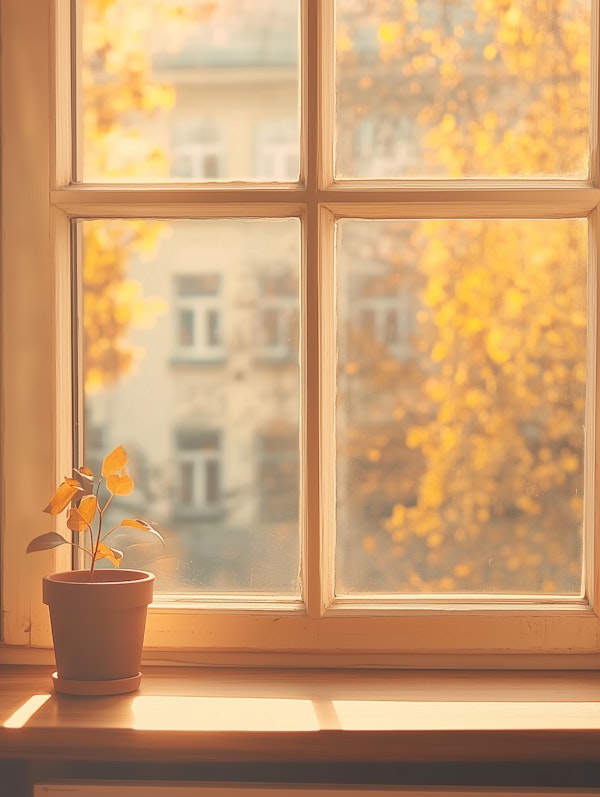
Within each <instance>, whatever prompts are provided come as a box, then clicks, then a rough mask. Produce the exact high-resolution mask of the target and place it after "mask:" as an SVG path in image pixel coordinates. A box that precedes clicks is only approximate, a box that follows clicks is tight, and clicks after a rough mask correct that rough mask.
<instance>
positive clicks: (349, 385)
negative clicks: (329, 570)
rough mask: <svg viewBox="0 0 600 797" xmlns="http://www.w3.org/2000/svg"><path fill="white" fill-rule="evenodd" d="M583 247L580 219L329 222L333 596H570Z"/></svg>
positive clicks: (582, 364) (578, 555) (578, 506)
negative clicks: (333, 313)
mask: <svg viewBox="0 0 600 797" xmlns="http://www.w3.org/2000/svg"><path fill="white" fill-rule="evenodd" d="M586 249H587V224H586V222H585V221H583V220H578V219H576V220H559V221H555V220H552V221H521V220H519V221H507V220H502V221H496V220H491V221H485V220H478V221H467V220H460V221H454V220H449V221H439V220H438V221H366V220H346V221H343V222H341V223H339V225H338V235H337V283H338V297H337V301H338V321H339V332H338V336H339V339H338V347H339V363H338V375H337V378H338V395H337V456H338V464H337V473H338V487H337V529H338V530H337V535H338V536H337V565H336V574H337V586H336V588H337V593H338V594H357V593H403V594H415V593H417V594H421V593H460V592H463V593H464V592H467V593H505V594H506V593H527V594H544V593H560V594H578V593H579V591H580V586H581V572H582V564H581V563H582V524H583V482H584V478H583V474H584V422H585V418H584V408H585V390H586V336H587V330H586V326H587V309H586V304H587V303H586V290H587V289H586ZM390 314H395V316H396V321H395V323H394V335H393V336H392V337H391V339H390V338H389V334H388V331H389V324H390V322H389V318H390Z"/></svg>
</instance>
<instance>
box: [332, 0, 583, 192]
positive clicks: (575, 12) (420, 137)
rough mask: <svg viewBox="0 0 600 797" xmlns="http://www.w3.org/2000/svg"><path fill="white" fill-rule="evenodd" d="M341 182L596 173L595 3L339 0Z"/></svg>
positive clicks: (563, 0) (338, 165)
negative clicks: (592, 92) (592, 149)
mask: <svg viewBox="0 0 600 797" xmlns="http://www.w3.org/2000/svg"><path fill="white" fill-rule="evenodd" d="M335 7H336V131H337V141H336V146H335V158H336V167H335V173H336V176H337V177H338V178H361V177H364V178H394V177H396V178H401V177H406V178H410V177H413V178H418V177H428V176H429V177H485V176H519V177H533V176H549V175H561V176H567V175H568V176H577V177H587V174H588V161H589V137H588V116H589V72H590V49H591V48H590V30H591V22H590V14H591V0H561V2H556V0H521V1H520V2H512V3H509V2H481V1H480V0H450V1H449V0H443V1H442V0H389V1H388V0H386V2H383V0H373V1H372V2H365V1H364V0H336V3H335Z"/></svg>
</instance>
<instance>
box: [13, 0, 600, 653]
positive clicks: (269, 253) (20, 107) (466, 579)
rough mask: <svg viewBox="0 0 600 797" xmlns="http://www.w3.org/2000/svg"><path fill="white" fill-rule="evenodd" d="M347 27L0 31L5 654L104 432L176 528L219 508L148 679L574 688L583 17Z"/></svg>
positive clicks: (345, 22) (583, 500)
mask: <svg viewBox="0 0 600 797" xmlns="http://www.w3.org/2000/svg"><path fill="white" fill-rule="evenodd" d="M368 5H369V13H368V14H367V13H365V3H360V2H356V0H319V1H318V2H313V1H312V0H239V1H238V2H236V3H219V4H214V3H207V4H205V6H206V8H203V11H202V13H201V14H194V12H193V10H192V8H191V5H190V4H189V3H183V4H182V3H181V2H180V1H179V0H177V2H176V1H175V0H161V2H156V3H153V4H152V14H141V13H131V8H130V4H129V3H127V2H125V1H124V0H105V2H102V3H97V2H92V1H91V0H90V1H89V2H88V1H87V0H79V2H78V3H74V2H71V0H51V2H48V3H39V0H3V2H2V11H1V14H2V20H1V21H2V28H3V47H2V52H1V53H0V59H1V63H0V66H1V70H0V73H1V74H2V75H3V76H4V79H3V83H2V92H1V93H0V94H1V100H0V101H1V103H2V108H1V110H2V113H1V114H0V125H1V129H0V133H1V138H2V164H1V165H2V180H3V183H2V185H3V195H4V196H5V197H9V198H10V201H5V202H4V203H3V205H2V231H3V234H2V264H3V283H2V314H1V318H2V325H3V327H2V333H3V334H2V340H3V341H4V347H3V357H2V369H3V378H2V407H3V416H4V420H5V423H4V428H3V435H2V446H3V449H2V451H3V462H2V472H3V478H4V488H3V512H4V516H3V527H2V535H3V538H2V560H1V567H2V600H3V606H2V610H3V611H2V618H3V628H2V635H3V636H2V638H3V640H4V641H5V642H7V643H9V644H15V645H34V646H39V645H44V644H48V640H49V638H50V636H49V628H48V619H47V613H46V611H45V607H44V606H43V604H42V602H41V600H40V595H39V592H40V590H39V579H40V577H41V575H42V574H43V573H44V572H45V571H47V569H48V568H49V567H52V568H56V569H58V568H64V567H69V566H71V562H70V560H68V559H65V555H64V552H63V551H62V550H61V549H57V550H56V551H55V552H53V553H51V554H48V557H47V558H44V556H40V557H38V558H34V557H29V558H26V557H25V553H24V545H23V539H22V534H23V531H22V530H23V528H31V529H33V528H37V527H38V525H39V521H40V515H39V510H38V507H43V506H44V505H45V504H46V502H47V500H48V495H49V494H51V493H52V490H53V489H54V486H55V483H56V481H57V478H56V477H57V475H58V477H59V478H60V477H61V476H62V475H63V474H64V473H69V472H70V469H71V466H72V465H73V464H74V463H75V464H78V463H79V462H80V460H81V453H82V452H81V449H82V448H83V446H82V440H81V436H82V434H83V432H82V427H83V419H84V418H85V413H86V410H87V409H89V408H91V407H93V406H94V404H95V403H97V404H98V406H100V405H102V410H103V412H102V414H100V413H97V415H91V416H90V417H94V418H95V417H101V418H102V421H103V423H105V422H106V423H110V428H106V438H107V439H110V440H111V441H115V442H116V441H119V442H123V444H125V445H127V439H126V438H129V439H132V440H135V443H136V444H138V445H139V446H140V449H141V448H143V453H144V456H145V457H146V458H147V460H148V469H149V470H148V472H151V473H152V501H153V509H154V508H156V511H157V513H159V514H160V516H161V517H162V518H164V519H165V522H166V523H168V522H169V517H170V513H171V507H172V505H173V504H174V503H177V504H178V505H180V506H181V507H185V508H186V510H187V509H189V511H190V512H195V511H203V512H204V511H206V512H209V511H212V509H213V507H219V506H226V510H227V523H226V524H225V523H222V524H218V523H214V524H213V523H207V524H206V527H208V526H210V527H211V529H212V528H213V527H215V528H216V529H217V531H216V532H215V533H218V534H221V535H222V539H221V540H219V542H220V543H222V544H221V545H220V546H218V545H215V546H214V549H215V550H216V549H217V548H219V549H220V550H221V549H222V550H225V549H227V555H226V556H224V557H223V558H222V559H221V560H220V565H219V568H220V570H219V575H218V577H216V576H215V577H210V575H207V574H203V579H204V580H203V582H202V583H203V584H206V583H210V584H211V585H216V586H215V589H214V590H211V592H210V595H207V592H206V590H204V589H203V588H202V584H200V585H198V584H195V583H190V582H189V581H187V580H186V579H185V578H183V577H180V575H181V573H182V572H184V570H185V572H186V573H187V572H193V570H194V569H197V568H195V564H196V563H194V567H190V568H187V569H186V568H184V567H182V566H181V561H182V560H183V559H184V558H185V556H187V553H185V551H191V550H192V549H193V543H194V542H195V540H194V538H193V528H192V529H191V530H190V529H189V528H186V529H185V530H184V531H183V532H182V535H181V537H182V538H183V536H184V535H188V539H187V542H189V543H190V544H189V546H188V547H187V548H186V547H185V546H184V545H183V543H182V544H181V545H178V542H181V540H178V539H177V531H176V530H175V529H167V531H168V532H172V533H169V534H168V535H167V536H168V537H169V540H172V546H173V547H172V549H171V551H172V556H173V559H174V560H175V564H174V565H173V568H172V571H173V574H174V575H173V581H175V582H177V583H176V585H175V587H174V588H173V590H170V589H169V588H168V586H165V587H164V588H163V587H161V588H160V589H159V592H158V595H159V597H160V601H161V607H160V608H157V609H153V610H152V611H151V613H150V616H149V621H148V641H149V643H150V644H151V645H154V646H159V647H163V648H169V649H177V648H186V647H188V646H189V645H190V641H191V640H192V641H193V640H198V643H197V644H198V645H201V644H202V643H203V641H205V640H206V638H207V634H210V637H211V639H213V640H215V649H221V650H229V651H233V650H239V649H244V650H249V649H253V650H254V651H255V652H258V653H260V654H261V655H262V654H263V653H265V652H268V651H271V652H272V651H278V652H279V653H282V652H289V653H294V654H296V653H305V654H306V655H307V656H313V655H314V656H315V657H318V656H325V657H328V656H332V657H335V652H336V651H344V652H345V653H347V652H348V651H351V652H352V654H353V655H354V654H367V655H368V657H369V661H375V660H376V661H377V663H379V662H380V661H381V662H385V663H390V662H391V663H393V664H396V663H401V664H405V663H406V662H407V661H409V662H414V659H411V656H414V655H415V652H417V653H418V656H419V657H425V658H426V660H427V663H428V665H429V664H431V665H432V666H437V665H447V664H448V662H451V663H454V662H455V661H456V659H455V658H454V656H457V657H461V658H460V661H461V662H463V663H464V659H465V657H466V658H467V659H468V660H469V662H470V663H471V665H473V664H474V665H477V663H481V662H482V661H483V662H484V663H485V665H486V666H489V665H490V663H493V664H494V665H496V664H497V659H496V658H495V657H497V656H501V655H502V656H504V655H505V654H510V662H511V663H512V662H514V663H516V665H518V666H527V667H530V666H537V664H538V663H539V661H541V660H542V659H543V661H544V666H551V665H552V664H553V663H555V662H556V659H555V658H553V657H555V656H556V655H557V653H560V654H566V653H568V654H569V656H568V657H567V656H562V657H561V664H562V663H563V660H564V658H569V661H571V660H572V661H573V662H574V666H581V665H582V663H585V661H586V660H587V659H586V657H587V656H589V655H591V654H597V645H598V639H599V638H600V615H599V613H598V608H597V607H598V603H599V596H598V584H599V583H600V579H599V578H598V571H599V569H600V565H599V561H600V558H599V556H598V549H599V545H598V521H597V512H596V511H595V507H596V506H597V495H596V491H597V482H598V478H597V473H596V469H597V463H596V459H597V457H596V455H595V452H597V450H598V444H597V440H596V436H597V432H596V429H597V428H598V401H597V384H598V378H597V361H598V352H597V349H598V345H597V329H598V318H597V313H598V309H597V305H598V303H597V282H598V277H597V273H596V272H597V264H598V259H599V258H598V253H599V250H600V232H599V229H600V224H599V222H598V207H599V204H600V153H599V144H598V139H599V136H598V119H599V116H598V108H599V98H598V92H599V87H600V77H599V74H598V69H599V65H598V55H597V54H598V51H599V49H600V43H599V41H598V39H599V36H600V24H599V23H600V11H599V8H598V3H596V2H592V0H562V2H560V3H558V2H554V3H546V4H544V3H523V2H521V3H516V2H513V3H508V2H502V3H482V2H475V1H474V0H462V1H459V0H457V2H443V3H442V2H440V3H435V2H421V3H400V2H398V3H389V2H381V3H379V2H373V3H369V4H368ZM32 19H35V20H36V24H35V25H32V24H31V20H32ZM180 23H181V24H180ZM199 31H200V32H199ZM239 31H244V35H243V36H240V35H238V34H239ZM192 34H193V37H192ZM190 37H192V38H193V41H201V42H210V46H208V45H207V47H206V48H202V47H200V48H198V47H190V46H187V45H189V44H190V42H191V41H192V38H190ZM71 42H72V43H73V48H72V51H71V47H70V46H69V43H71ZM177 48H180V52H178V53H177V55H178V57H174V58H173V59H170V60H169V59H167V60H165V58H164V55H165V53H168V52H169V51H171V50H172V51H173V52H175V51H177ZM159 55H161V57H162V61H161V60H160V59H158V56H159ZM182 55H185V57H179V56H182ZM159 62H160V64H161V66H160V69H158V68H157V64H159ZM40 75H47V76H49V78H48V80H39V76H40ZM7 76H8V77H7ZM192 117H193V119H194V121H190V119H191V118H192ZM196 119H200V120H201V122H197V121H195V120H196ZM279 119H290V120H292V121H291V122H290V124H289V127H288V124H287V122H286V123H285V124H283V123H282V126H281V127H279V123H278V122H277V123H273V120H279ZM49 120H50V124H49V123H48V121H49ZM407 120H409V121H407ZM224 130H226V131H227V134H226V135H224V134H223V131H224ZM261 130H262V131H264V132H259V133H258V134H257V135H255V133H256V131H261ZM296 130H300V131H301V133H300V136H299V140H298V141H296V135H295V131H296ZM292 142H296V143H295V145H294V146H292ZM294 147H295V150H294ZM190 148H191V149H190ZM253 175H256V176H253ZM185 181H188V182H185ZM215 181H218V185H217V184H216V183H215ZM290 182H291V184H290ZM207 183H210V184H207ZM288 262H289V263H293V264H294V265H293V272H294V277H293V279H292V278H291V277H289V276H288V275H287V271H286V269H287V264H288ZM256 264H260V266H257V265H256ZM265 264H269V265H270V264H276V267H273V270H272V272H271V271H270V269H269V268H267V267H266V266H265ZM279 269H281V274H280V273H279ZM223 299H225V300H226V305H225V306H226V317H224V311H223V308H222V305H221V301H222V300H223ZM296 335H297V336H298V337H297V339H296V337H295V336H296ZM82 347H86V351H85V352H84V353H82ZM258 354H259V355H260V356H257V355H258ZM225 355H226V356H225ZM268 359H270V360H271V361H272V362H273V363H274V365H273V367H264V361H265V360H268ZM174 362H175V363H176V362H183V363H184V366H182V367H173V363H174ZM196 362H201V363H209V364H210V366H211V367H206V368H195V367H190V366H191V364H193V363H196ZM82 364H83V366H82ZM282 364H285V367H279V366H281V365H282ZM86 369H87V370H86ZM92 370H93V378H91V376H90V374H91V373H92ZM88 377H89V378H88ZM99 393H102V401H101V402H100V401H98V402H96V398H97V396H98V394H99ZM273 419H283V420H285V422H286V426H287V428H289V429H294V430H296V429H297V430H298V439H299V441H300V450H299V466H298V472H297V474H296V479H297V482H296V491H297V497H298V501H297V503H296V506H297V507H298V517H297V519H296V520H295V521H294V522H293V523H292V522H290V524H289V526H290V529H291V531H290V529H286V530H285V532H282V531H281V529H280V525H287V524H280V522H279V521H276V522H274V523H273V524H272V526H273V527H271V524H270V523H269V524H267V523H265V524H262V525H261V524H259V523H256V522H255V521H256V520H257V514H258V513H257V511H256V510H257V507H259V505H260V504H261V503H262V510H261V511H264V512H265V514H271V515H273V516H275V517H276V516H278V515H281V514H283V513H284V510H283V509H282V506H281V505H280V504H279V499H278V500H277V501H276V500H275V497H276V493H277V492H279V491H280V494H281V496H282V497H283V496H284V495H287V493H288V487H289V484H291V479H292V475H291V474H292V470H293V468H292V466H291V460H288V459H287V456H288V453H286V454H285V456H284V454H283V452H282V451H279V450H276V449H277V446H278V443H276V442H275V441H273V440H268V439H266V438H265V439H263V440H262V442H261V443H260V445H259V446H258V449H259V456H258V457H257V455H256V454H257V442H256V441H257V439H259V437H260V435H264V434H265V430H269V429H271V426H270V423H272V422H273ZM217 429H218V430H222V437H221V436H217V435H215V432H214V430H217ZM184 430H185V432H186V434H185V435H184V434H183V431H184ZM195 430H202V431H201V432H200V431H195ZM209 431H210V434H209V433H208V432H209ZM178 435H180V436H178ZM211 435H214V436H212V437H211ZM74 439H75V443H74V444H73V440H74ZM174 440H175V443H176V445H175V446H174V445H173V443H174ZM142 443H143V446H142V445H141V444H142ZM173 449H175V452H176V458H177V468H176V469H175V472H173V470H172V469H171V470H169V467H170V465H169V463H171V462H172V461H173ZM286 452H287V449H286ZM280 454H281V458H280V459H278V458H279V455H280ZM275 460H278V461H279V463H280V464H278V465H276V464H275ZM257 462H258V464H257ZM284 462H285V463H287V464H284ZM49 463H51V465H50V464H49ZM260 463H262V464H260ZM225 466H226V467H227V470H225ZM165 469H166V471H167V475H166V476H165V473H164V471H165ZM173 473H175V478H174V479H171V478H170V477H171V476H172V475H173ZM284 482H285V484H284ZM261 483H262V484H263V485H270V487H269V489H266V487H265V489H264V496H262V497H261V495H260V494H257V488H258V492H260V490H261V489H262V488H261ZM282 500H283V499H282ZM288 503H289V505H290V506H291V504H292V503H295V502H292V499H291V494H290V498H289V501H288V500H287V499H286V501H285V505H286V506H287V504H288ZM182 525H188V524H182ZM189 526H190V527H193V526H194V524H193V523H190V524H189ZM267 526H268V529H267ZM257 527H258V528H257ZM263 527H264V528H263ZM263 530H265V531H268V533H265V534H264V535H263V533H262V532H263ZM211 533H212V531H211ZM228 533H230V536H227V534H228ZM284 537H285V544H284V543H283V542H282V540H283V538H284ZM213 542H214V540H213V539H210V538H209V537H208V535H207V537H206V539H204V540H203V543H206V545H207V546H210V545H211V544H212V543H213ZM284 548H285V552H283V549H284ZM181 551H184V553H181ZM232 551H233V552H232ZM241 551H243V555H242V554H241V553H240V552H241ZM234 561H235V562H236V567H235V568H233V569H236V568H237V572H238V573H239V572H241V570H243V578H237V576H236V575H235V574H233V575H232V578H231V579H230V580H228V579H227V568H228V565H227V563H228V562H234ZM282 562H285V564H281V563H282ZM158 564H160V562H159V563H158ZM284 568H285V576H284V577H283V576H280V573H281V572H283V570H284ZM273 570H277V578H276V579H275V580H274V581H272V582H269V580H268V575H269V572H270V571H273ZM205 575H206V578H205V577H204V576H205ZM213 575H214V574H213ZM178 578H179V581H177V579H178ZM163 583H166V582H163ZM171 583H172V582H171ZM240 584H241V585H243V586H240ZM219 585H220V587H221V590H222V591H221V592H220V593H218V594H217V592H216V589H217V587H218V586H219ZM175 593H177V595H175ZM234 593H235V609H234V611H231V608H232V600H233V599H232V595H233V594H234ZM182 594H184V596H185V600H186V601H187V604H186V606H185V607H182V605H181V602H180V599H181V595H182ZM207 605H208V608H207ZM23 607H27V609H26V610H25V611H24V610H23ZM195 609H198V611H196V610H195ZM238 610H239V611H242V612H243V613H244V622H243V623H240V620H239V613H238V614H236V612H238ZM274 619H276V622H274ZM207 623H208V631H207ZM200 629H202V633H200ZM481 655H484V658H483V659H481V658H480V656H481ZM371 657H373V658H371ZM380 657H381V658H380ZM448 657H451V658H448ZM571 657H573V658H572V659H571ZM329 660H330V659H327V661H329ZM422 660H423V659H421V658H420V659H419V661H422ZM505 663H506V658H505V659H503V660H502V666H504V665H505Z"/></svg>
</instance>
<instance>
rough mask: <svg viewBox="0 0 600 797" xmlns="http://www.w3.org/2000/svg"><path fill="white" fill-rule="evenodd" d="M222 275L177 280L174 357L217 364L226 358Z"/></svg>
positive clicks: (180, 277) (183, 277) (194, 276)
mask: <svg viewBox="0 0 600 797" xmlns="http://www.w3.org/2000/svg"><path fill="white" fill-rule="evenodd" d="M221 279H222V277H221V275H220V274H200V275H179V276H176V277H175V294H176V298H175V357H176V358H177V359H179V360H196V361H208V362H210V361H214V360H218V359H221V358H223V357H224V356H225V355H226V351H225V347H224V345H223V332H222V326H223V322H222V312H223V311H222V300H221V297H220V293H221Z"/></svg>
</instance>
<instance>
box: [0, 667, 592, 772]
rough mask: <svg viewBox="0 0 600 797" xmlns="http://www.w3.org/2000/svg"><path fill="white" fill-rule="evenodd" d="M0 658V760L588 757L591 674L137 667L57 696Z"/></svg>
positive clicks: (37, 670) (43, 675)
mask: <svg viewBox="0 0 600 797" xmlns="http://www.w3.org/2000/svg"><path fill="white" fill-rule="evenodd" d="M50 673H51V669H50V668H47V667H14V666H4V667H0V757H4V758H19V757H20V758H31V759H39V760H43V759H46V758H59V759H63V760H113V761H119V760H121V761H127V760H131V761H138V760H155V761H166V762H169V761H190V762H193V761H240V762H243V761H349V760H352V761H458V760H461V761H485V760H488V761H493V760H496V761H502V760H513V761H524V760H530V761H540V760H565V761H566V760H589V761H593V760H600V673H595V672H579V673H566V672H564V673H562V672H546V673H510V672H502V673H500V672H483V673H482V672H480V673H475V672H431V673H423V672H402V671H400V672H392V671H378V670H342V671H339V670H338V671H334V670H291V669H290V670H269V669H255V670H252V669H233V668H231V669H227V668H219V669H216V668H166V667H153V668H146V669H145V671H144V677H143V680H142V687H141V689H140V690H139V691H138V692H135V693H133V694H131V695H123V696H116V697H100V698H98V697H95V698H81V697H68V696H59V695H55V694H53V692H52V687H51V681H50Z"/></svg>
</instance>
